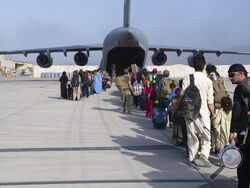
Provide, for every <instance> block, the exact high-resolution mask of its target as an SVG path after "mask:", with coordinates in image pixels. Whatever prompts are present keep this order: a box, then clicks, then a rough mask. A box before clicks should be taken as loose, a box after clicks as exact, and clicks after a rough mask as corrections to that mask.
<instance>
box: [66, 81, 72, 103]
mask: <svg viewBox="0 0 250 188" xmlns="http://www.w3.org/2000/svg"><path fill="white" fill-rule="evenodd" d="M72 92H73V91H72V87H71V85H70V84H68V88H67V94H68V100H71V99H72Z"/></svg>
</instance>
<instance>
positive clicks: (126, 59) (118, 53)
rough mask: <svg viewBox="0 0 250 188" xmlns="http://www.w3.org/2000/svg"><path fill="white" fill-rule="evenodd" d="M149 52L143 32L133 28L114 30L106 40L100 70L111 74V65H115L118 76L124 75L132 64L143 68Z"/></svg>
mask: <svg viewBox="0 0 250 188" xmlns="http://www.w3.org/2000/svg"><path fill="white" fill-rule="evenodd" d="M147 52H148V41H147V38H146V36H145V34H144V33H143V32H142V31H140V30H138V29H136V28H132V27H121V28H117V29H114V30H112V31H111V32H110V33H109V34H108V35H107V36H106V38H105V39H104V42H103V58H102V62H101V66H100V68H101V70H107V72H109V73H110V74H111V65H112V64H115V65H116V66H115V67H116V69H115V72H116V75H122V74H123V70H124V69H126V68H128V67H130V65H131V64H137V66H138V67H141V68H142V67H143V66H144V64H145V61H146V57H147Z"/></svg>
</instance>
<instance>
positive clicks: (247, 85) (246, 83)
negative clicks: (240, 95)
mask: <svg viewBox="0 0 250 188" xmlns="http://www.w3.org/2000/svg"><path fill="white" fill-rule="evenodd" d="M240 85H241V86H242V90H243V91H244V92H245V93H246V95H247V96H248V97H250V77H247V78H246V79H245V80H243V82H241V84H240Z"/></svg>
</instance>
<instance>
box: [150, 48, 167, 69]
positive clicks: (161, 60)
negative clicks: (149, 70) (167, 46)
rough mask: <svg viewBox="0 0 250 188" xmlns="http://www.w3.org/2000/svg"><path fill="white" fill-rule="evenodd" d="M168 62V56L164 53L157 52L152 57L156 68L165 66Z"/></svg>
mask: <svg viewBox="0 0 250 188" xmlns="http://www.w3.org/2000/svg"><path fill="white" fill-rule="evenodd" d="M166 61H167V55H166V54H165V53H164V52H159V51H158V52H155V53H154V55H153V56H152V62H153V64H154V65H156V66H160V65H164V64H165V63H166Z"/></svg>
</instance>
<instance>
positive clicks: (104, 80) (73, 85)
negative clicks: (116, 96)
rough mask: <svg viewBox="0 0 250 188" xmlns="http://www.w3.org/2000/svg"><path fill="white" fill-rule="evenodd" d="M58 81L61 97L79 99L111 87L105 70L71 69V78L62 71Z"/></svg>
mask: <svg viewBox="0 0 250 188" xmlns="http://www.w3.org/2000/svg"><path fill="white" fill-rule="evenodd" d="M59 81H60V92H61V98H62V99H68V100H80V99H81V98H82V99H83V98H88V97H89V96H90V95H94V94H95V93H97V94H99V93H101V92H102V91H106V89H107V88H110V87H111V84H112V83H111V78H110V77H109V75H108V73H107V72H106V71H102V72H100V70H99V69H97V70H94V71H83V70H79V71H77V70H75V71H73V75H72V78H71V79H70V80H69V78H68V77H67V74H66V72H65V71H63V73H62V76H61V77H60V79H59Z"/></svg>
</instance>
